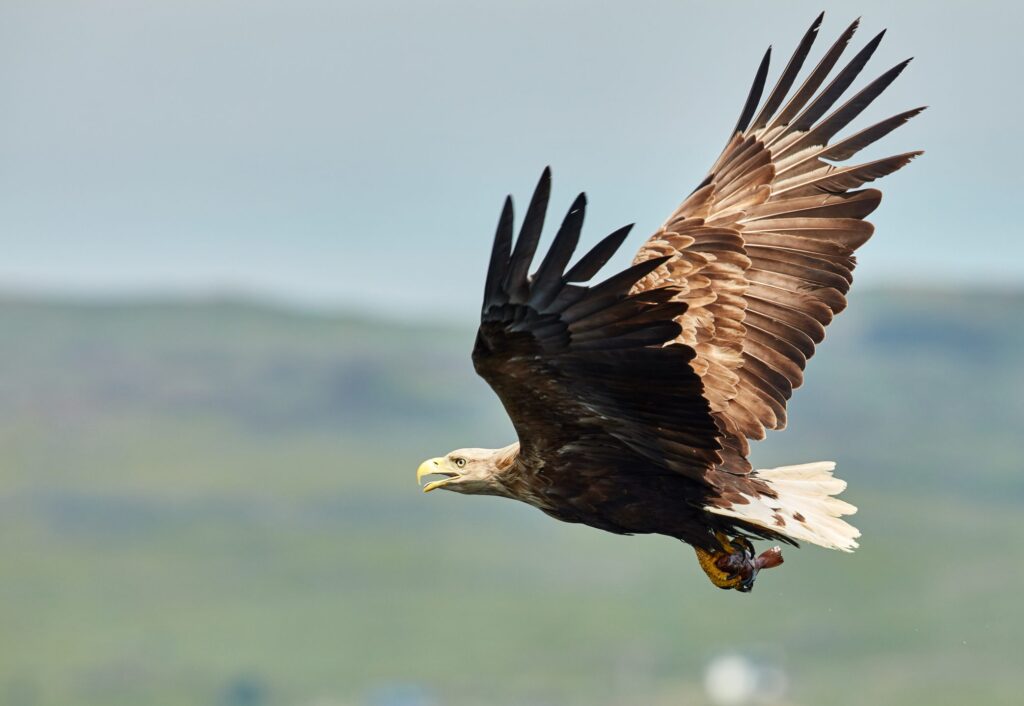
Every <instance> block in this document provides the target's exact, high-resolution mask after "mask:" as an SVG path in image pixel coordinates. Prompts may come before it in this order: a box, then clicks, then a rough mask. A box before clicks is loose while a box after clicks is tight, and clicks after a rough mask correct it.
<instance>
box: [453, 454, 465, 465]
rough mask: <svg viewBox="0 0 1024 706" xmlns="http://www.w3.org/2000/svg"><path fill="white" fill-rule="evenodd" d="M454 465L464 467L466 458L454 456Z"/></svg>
mask: <svg viewBox="0 0 1024 706" xmlns="http://www.w3.org/2000/svg"><path fill="white" fill-rule="evenodd" d="M455 465H456V466H457V467H458V468H465V466H466V459H464V458H462V457H461V456H458V457H456V458H455Z"/></svg>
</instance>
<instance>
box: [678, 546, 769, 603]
mask: <svg viewBox="0 0 1024 706" xmlns="http://www.w3.org/2000/svg"><path fill="white" fill-rule="evenodd" d="M715 540H716V541H717V542H718V544H719V546H721V550H718V549H712V550H711V551H708V550H706V549H701V548H700V547H694V551H696V552H697V561H698V562H700V568H702V569H703V570H704V573H705V574H707V575H708V578H709V579H711V583H713V584H715V585H716V586H718V587H719V588H734V589H736V590H737V591H741V592H743V593H747V592H749V591H750V590H751V589H752V588H753V587H754V579H755V578H757V573H758V572H759V571H760V570H761V569H770V568H772V567H773V566H778V565H779V564H781V563H782V551H781V550H780V549H779V548H778V547H772V548H771V549H769V550H768V551H765V552H762V553H761V554H760V556H757V557H755V556H754V545H753V544H751V543H750V540H748V539H747V538H746V537H743V536H739V537H734V538H732V539H729V538H728V537H727V536H726V535H725V534H724V533H722V532H715Z"/></svg>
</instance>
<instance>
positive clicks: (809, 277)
mask: <svg viewBox="0 0 1024 706" xmlns="http://www.w3.org/2000/svg"><path fill="white" fill-rule="evenodd" d="M820 22H821V17H819V18H817V20H815V22H814V24H813V25H812V26H811V28H810V29H809V30H808V31H807V33H806V34H805V36H804V38H803V40H802V41H801V43H800V45H799V46H798V48H797V51H796V53H795V54H794V56H793V57H792V59H791V60H790V62H789V63H788V64H787V66H786V68H785V69H784V70H783V72H782V74H781V75H780V77H779V79H778V81H777V83H776V85H775V87H774V88H773V90H772V91H771V92H770V93H769V95H768V97H767V98H766V99H765V101H764V103H763V104H762V103H761V95H762V91H763V88H764V85H765V79H766V76H767V70H768V59H769V54H770V51H769V54H766V55H765V57H764V60H763V61H762V63H761V66H760V68H759V70H758V72H757V76H756V78H755V81H754V85H753V87H752V89H751V91H750V95H749V96H748V99H747V102H746V104H745V106H744V108H743V111H742V114H741V116H740V119H739V122H738V124H737V126H736V128H735V130H734V131H733V133H732V135H731V137H730V139H729V141H728V144H727V146H726V148H725V150H724V151H723V153H722V155H721V156H720V157H719V159H718V160H717V161H716V163H715V165H714V166H713V167H712V169H711V171H710V172H709V173H708V175H707V176H706V177H705V179H704V180H703V181H702V182H701V183H700V184H699V185H698V187H697V188H696V189H695V190H694V192H693V193H691V194H690V195H689V196H688V197H687V198H686V199H685V200H684V201H683V203H682V204H681V205H680V206H679V207H678V208H677V209H676V210H675V211H674V212H673V213H672V215H671V216H670V217H669V219H668V220H667V221H666V223H665V225H664V226H662V228H661V229H659V231H658V232H657V233H655V234H654V235H653V236H651V237H650V239H648V240H647V242H645V243H644V244H643V246H642V247H641V249H640V251H639V253H638V254H637V256H636V258H635V260H634V264H633V266H632V267H630V268H628V269H626V270H624V271H623V272H620V273H618V274H616V275H614V276H613V277H611V278H609V279H607V280H605V281H604V282H602V283H601V284H598V285H595V286H589V287H587V286H583V285H582V284H580V283H581V282H587V281H589V280H590V279H591V278H593V277H594V275H596V274H597V272H598V270H599V269H600V268H601V267H602V266H603V265H604V264H605V263H606V262H607V261H608V259H609V258H610V257H611V255H612V254H613V253H614V252H615V251H616V249H617V248H618V247H619V246H620V245H621V244H622V242H623V241H624V240H625V237H626V235H627V234H628V231H629V228H624V229H621V230H619V231H616V232H615V233H613V234H611V235H610V236H608V237H607V238H605V239H604V240H602V241H601V242H600V243H599V244H598V245H597V246H595V247H594V248H593V249H592V250H591V251H590V252H589V253H588V254H587V255H585V256H584V257H583V258H581V259H580V260H579V261H578V262H577V263H576V264H575V265H573V266H572V267H569V261H570V259H571V257H572V254H573V252H574V250H575V248H576V245H577V242H578V240H579V236H580V230H581V227H582V223H583V215H584V211H585V208H586V199H585V197H584V196H583V195H582V194H581V195H580V196H579V197H578V198H577V200H576V202H575V203H574V204H573V205H572V207H571V208H570V210H569V213H568V215H567V216H566V217H565V220H564V221H563V223H562V224H561V227H560V228H559V230H558V233H557V235H556V236H555V239H554V241H553V243H552V245H551V247H550V249H549V251H548V253H547V254H546V256H545V257H544V259H543V261H542V263H541V264H540V266H539V267H538V268H537V270H536V271H535V273H534V274H533V276H528V272H529V269H530V266H531V263H532V261H533V258H534V254H535V251H536V249H537V244H538V241H539V239H540V234H541V229H542V225H543V221H544V215H545V212H546V210H547V201H548V196H549V193H550V172H549V171H548V170H545V172H544V175H543V176H542V177H541V180H540V182H539V184H538V185H537V188H536V190H535V192H534V195H533V199H532V200H531V203H530V205H529V208H528V209H527V212H526V216H525V219H524V223H523V226H522V228H521V230H520V233H519V237H518V239H515V243H514V248H513V239H514V238H513V222H512V220H513V218H512V204H511V200H510V199H509V200H507V201H506V203H505V208H504V210H503V212H502V216H501V219H500V221H499V225H498V230H497V234H496V236H495V243H494V248H493V251H492V255H491V261H490V266H489V269H488V274H487V281H486V286H485V293H484V303H483V308H482V312H481V323H480V329H479V332H478V335H477V339H476V344H475V347H474V350H473V363H474V365H475V367H476V370H477V372H478V373H479V374H480V375H481V376H482V377H483V378H484V379H485V380H487V382H488V383H489V384H490V385H491V387H492V388H494V390H495V392H496V393H497V394H498V396H499V398H500V399H501V401H502V403H503V404H504V406H505V409H506V411H507V412H508V414H509V417H510V418H511V419H512V422H513V424H514V426H515V430H516V433H517V435H518V437H519V445H518V446H517V445H513V446H510V447H506V448H505V449H501V450H498V451H495V452H491V451H488V450H481V449H468V450H463V451H462V452H452V454H449V455H448V456H447V457H442V458H438V459H432V460H431V461H428V462H426V463H425V464H424V465H423V466H421V468H420V472H419V475H421V476H422V475H428V474H431V473H440V474H442V475H444V476H446V478H445V479H444V480H440V481H435V482H434V483H431V484H430V485H428V486H427V488H426V489H427V490H432V489H433V488H435V487H444V488H446V489H449V490H456V491H460V492H466V493H489V494H495V495H504V496H507V497H512V498H516V499H518V500H522V501H524V502H527V503H529V504H531V505H534V506H536V507H538V508H540V509H541V510H543V511H544V512H546V513H547V514H549V515H551V516H553V517H555V518H557V519H560V520H563V521H566V522H579V523H584V524H587V525H590V526H593V527H597V528H599V529H603V530H606V531H609V532H616V533H659V534H665V535H669V536H672V537H676V538H678V539H680V540H683V541H685V542H687V543H689V544H691V545H693V546H694V547H696V548H697V549H698V555H699V556H700V558H701V560H702V566H704V568H705V570H706V571H708V572H709V576H711V578H712V580H713V581H715V582H716V584H717V585H720V586H723V587H728V588H740V589H741V590H749V588H750V586H751V585H752V583H753V577H754V576H755V575H756V572H757V570H758V569H759V568H761V567H762V566H771V565H775V564H776V563H781V556H780V555H777V554H775V553H772V554H771V555H770V556H769V553H767V552H766V554H764V555H762V557H761V558H760V559H755V558H754V557H753V553H752V551H751V550H750V546H749V542H747V541H746V540H745V538H746V537H760V538H772V539H777V540H781V541H785V542H790V543H795V541H796V540H806V541H811V542H815V543H818V544H821V545H823V546H828V547H832V548H838V549H844V550H850V549H852V548H853V547H855V546H856V542H855V541H854V540H855V538H856V536H857V534H858V533H857V532H856V530H855V529H854V528H853V527H851V526H850V525H848V524H847V523H846V522H844V521H843V520H842V519H841V516H842V515H845V514H849V513H850V512H852V511H853V509H854V508H852V506H850V505H847V504H846V503H843V502H842V501H840V500H838V499H836V498H835V497H833V496H834V495H835V494H836V493H838V492H839V491H841V490H842V488H843V487H844V485H845V484H843V483H842V482H841V481H839V480H837V479H835V478H833V477H832V474H831V470H832V464H829V463H820V462H819V463H813V464H805V465H803V466H787V467H782V468H778V469H770V470H762V471H756V470H753V469H752V467H751V465H750V463H749V462H748V461H747V455H748V453H749V445H748V441H749V440H750V439H761V438H763V437H764V434H765V430H767V429H781V428H783V427H784V426H785V423H786V402H787V400H788V399H789V397H790V395H791V394H792V392H793V389H794V388H796V387H798V386H799V385H800V384H801V383H802V381H803V370H804V366H805V364H806V361H807V359H808V358H810V357H811V355H813V353H814V350H815V346H816V345H817V344H819V343H820V342H821V341H822V339H823V337H824V331H825V326H826V325H827V324H828V323H829V322H830V321H831V320H832V317H833V316H834V315H835V314H837V313H839V312H840V311H842V309H843V308H844V307H845V306H846V299H845V295H846V293H847V292H848V290H849V287H850V283H851V281H852V275H851V273H852V271H853V268H854V256H853V255H854V251H855V250H856V249H857V248H858V247H860V246H861V245H862V244H863V243H864V242H865V241H866V240H867V239H868V238H869V237H870V236H871V233H872V231H873V227H872V226H871V224H870V223H867V222H866V221H865V220H863V219H864V218H865V217H866V216H867V215H868V214H869V213H871V211H873V210H874V209H875V208H876V207H877V206H878V204H879V201H880V199H881V193H880V192H879V191H877V190H875V189H861V188H860V187H862V186H863V185H864V184H865V183H867V182H870V181H873V180H874V179H877V178H879V177H881V176H884V175H886V174H889V173H891V172H893V171H895V170H897V169H899V168H900V167H902V166H904V165H905V164H907V163H908V162H909V161H910V160H911V159H912V158H913V157H914V156H916V155H917V154H919V153H917V152H910V153H905V154H901V155H897V156H894V157H889V158H886V159H879V160H874V161H872V162H869V163H866V164H861V165H856V166H841V165H839V164H835V162H841V161H842V160H845V159H848V158H849V157H851V156H853V155H854V154H855V153H856V152H857V151H859V150H860V149H862V148H863V147H866V146H867V145H869V144H871V143H873V142H874V141H875V140H877V139H879V138H881V137H883V136H884V135H886V134H888V133H889V132H890V131H891V130H893V129H894V128H896V127H898V126H899V125H900V124H902V123H904V122H906V121H907V120H908V119H910V118H911V117H913V116H914V115H916V114H917V113H918V112H920V110H921V109H916V110H911V111H907V112H905V113H901V114H899V115H897V116H894V117H892V118H890V119H888V120H884V121H882V122H880V123H878V124H876V125H874V126H872V127H869V128H867V129H865V130H862V131H860V132H858V133H855V134H853V135H852V136H850V137H846V138H842V139H839V140H837V141H832V138H834V137H835V135H836V134H837V133H838V132H839V131H840V130H842V129H843V128H844V127H845V126H846V125H847V124H848V123H849V122H850V121H851V120H853V119H854V118H855V117H856V116H857V115H858V114H859V113H860V112H861V111H862V110H863V109H864V108H865V107H866V106H867V105H868V104H869V103H870V102H871V101H872V100H873V99H874V98H875V97H876V96H878V95H879V94H880V93H881V92H882V91H883V90H884V89H885V88H886V87H887V86H888V85H889V84H890V83H891V82H892V80H893V79H895V77H896V76H897V75H898V74H899V73H900V72H901V71H902V70H903V68H904V67H905V66H906V64H907V62H903V63H901V64H899V65H897V66H896V67H894V68H893V69H891V70H889V71H887V72H886V73H884V74H883V75H882V76H881V77H879V78H878V79H876V80H875V81H873V82H871V83H869V84H868V85H867V86H866V87H865V88H863V89H862V90H861V91H859V92H858V93H856V94H855V95H854V96H853V97H851V98H849V99H848V100H846V101H845V102H842V103H841V104H839V107H838V108H834V109H833V107H834V106H835V105H836V104H837V103H839V100H840V98H841V97H842V96H843V95H844V94H845V92H846V90H847V89H848V88H849V86H850V84H851V83H852V82H853V80H854V79H855V78H856V76H857V75H858V73H859V72H860V71H861V69H862V68H863V67H864V65H865V63H866V62H867V60H868V58H869V57H870V56H871V54H872V52H873V51H874V50H875V48H876V47H877V45H878V42H879V41H880V40H881V36H882V35H881V34H879V35H878V36H877V37H875V38H874V39H872V40H871V41H870V42H869V43H868V44H867V46H866V47H865V48H864V49H862V50H861V51H860V52H859V53H858V54H857V55H856V56H855V57H854V58H853V59H852V60H851V62H850V63H849V64H847V65H846V66H845V67H844V68H843V69H842V70H840V71H839V72H838V73H837V74H836V75H835V77H834V78H832V79H831V80H828V77H829V74H830V73H831V71H832V69H833V68H834V66H835V65H836V63H837V62H838V60H839V57H840V55H841V54H842V52H843V49H844V48H845V47H846V45H847V44H848V42H849V41H850V39H851V37H852V36H853V34H854V32H855V30H856V28H857V23H856V22H855V23H854V24H853V25H851V26H850V27H849V28H848V29H847V30H846V31H844V32H843V34H842V35H841V36H840V38H839V39H838V41H837V42H836V43H835V44H833V45H832V47H831V48H830V49H829V50H828V51H827V52H826V53H825V55H824V57H823V58H822V59H821V60H820V62H819V63H818V65H817V66H816V67H815V68H814V69H812V70H811V72H810V73H809V74H808V76H807V78H806V79H805V80H804V82H803V83H802V84H801V85H800V87H799V88H797V89H796V90H793V91H791V89H792V88H793V86H794V85H795V81H796V78H797V75H798V74H799V73H800V70H801V68H802V65H803V63H804V60H805V59H806V57H807V55H808V53H809V51H810V48H811V44H812V43H813V41H814V38H815V36H816V34H817V30H818V27H819V25H820ZM759 106H760V108H759ZM830 110H831V111H832V112H831V113H829V111H830ZM729 535H734V536H737V537H739V539H734V540H731V541H730V540H729V539H728V536H729ZM714 566H718V567H720V571H718V570H716V569H714V568H713V567H714ZM709 567H711V568H709ZM726 567H728V568H726ZM716 571H718V574H720V575H716V573H715V572H716ZM741 574H742V576H741Z"/></svg>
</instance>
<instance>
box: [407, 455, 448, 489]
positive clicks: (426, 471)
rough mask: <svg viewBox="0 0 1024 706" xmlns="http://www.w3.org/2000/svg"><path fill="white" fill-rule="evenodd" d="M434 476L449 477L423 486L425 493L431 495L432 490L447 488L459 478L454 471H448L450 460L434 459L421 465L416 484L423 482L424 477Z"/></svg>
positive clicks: (417, 470) (418, 469)
mask: <svg viewBox="0 0 1024 706" xmlns="http://www.w3.org/2000/svg"><path fill="white" fill-rule="evenodd" d="M433 475H444V476H448V477H447V478H442V479H441V480H435V481H431V482H430V483H427V484H426V485H425V486H423V492H424V493H429V492H430V491H431V490H436V489H437V488H440V487H442V486H445V485H447V484H448V483H451V482H452V481H453V480H455V478H456V477H457V476H458V474H457V473H455V472H454V471H449V470H448V459H446V458H443V457H439V458H432V459H430V460H429V461H424V462H423V463H421V464H420V467H419V468H417V469H416V482H417V483H419V482H421V481H422V480H423V476H433Z"/></svg>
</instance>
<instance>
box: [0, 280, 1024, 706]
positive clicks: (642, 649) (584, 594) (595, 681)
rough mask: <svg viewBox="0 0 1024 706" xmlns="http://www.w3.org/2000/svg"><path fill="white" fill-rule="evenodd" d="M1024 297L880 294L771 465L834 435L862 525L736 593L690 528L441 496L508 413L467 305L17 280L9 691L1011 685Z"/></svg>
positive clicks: (817, 377)
mask: <svg viewBox="0 0 1024 706" xmlns="http://www.w3.org/2000/svg"><path fill="white" fill-rule="evenodd" d="M1022 311H1024V293H1022V292H1019V291H1011V290H1007V291H1003V292H997V291H974V292H971V291H953V290H950V291H942V290H932V291H922V290H891V289H889V290H874V291H866V292H859V291H855V292H854V294H853V297H852V302H851V308H850V310H849V311H848V312H846V313H844V314H843V315H842V316H840V317H839V318H838V319H837V321H836V322H835V324H834V325H833V326H832V327H831V328H830V329H829V340H828V342H827V343H826V345H825V346H824V347H823V349H822V352H821V353H820V354H819V356H818V357H816V358H815V359H814V360H812V361H811V363H810V364H809V370H810V371H811V374H810V375H809V376H808V382H807V384H806V385H805V387H804V388H803V389H801V390H800V391H799V392H798V393H797V394H796V396H795V397H794V401H793V404H792V407H791V409H792V414H791V417H790V427H791V428H790V430H788V431H787V432H786V433H785V434H781V435H780V434H774V435H772V436H771V437H770V438H769V440H767V441H766V442H764V443H762V444H759V445H758V446H757V448H756V451H755V461H756V463H757V464H758V465H760V466H770V465H773V464H778V463H796V462H803V461H810V460H818V459H834V460H836V461H837V462H838V463H839V473H840V474H841V476H842V477H843V478H845V479H847V480H848V481H850V483H851V487H850V489H849V490H848V491H847V495H846V496H845V497H846V498H847V499H849V500H850V501H851V502H853V503H855V504H856V505H858V506H859V507H860V508H861V510H860V512H859V514H858V515H857V516H856V518H855V521H856V524H857V525H858V526H859V527H860V528H861V530H862V531H863V532H864V537H863V541H862V548H861V549H860V550H859V551H858V552H857V553H855V554H853V555H851V556H847V555H839V554H837V553H831V552H826V551H824V550H819V549H815V548H805V549H801V550H793V549H789V550H787V551H786V559H787V562H786V565H785V567H784V568H783V569H782V570H780V571H777V572H772V573H770V574H766V575H765V576H763V577H762V578H761V579H760V580H759V582H758V585H757V587H756V589H755V591H754V592H753V594H751V595H749V596H743V595H736V594H733V593H731V592H730V593H726V592H720V591H717V590H715V589H713V588H712V587H710V586H709V585H708V583H707V581H706V579H705V577H704V576H703V575H702V574H701V573H700V571H699V569H698V567H697V564H696V562H695V561H694V559H693V556H692V551H691V550H690V549H689V548H688V547H685V546H683V545H680V544H678V543H676V542H674V541H671V540H668V539H665V538H652V537H636V538H623V537H616V536H612V535H607V534H604V533H600V532H596V531H593V530H589V529H587V528H582V527H574V526H570V525H564V524H559V523H555V522H552V521H550V520H549V519H548V518H546V517H544V516H543V515H541V514H540V513H539V512H537V511H535V510H533V509H531V508H529V507H527V506H525V505H520V504H516V503H511V502H508V501H504V500H498V499H490V498H466V497H461V496H456V495H454V494H444V493H435V494H432V495H430V496H423V495H422V494H421V493H420V492H419V490H418V489H417V487H416V484H415V480H414V470H415V467H416V465H417V463H418V462H419V461H420V460H422V459H423V458H426V457H429V456H433V455H437V454H440V453H443V452H446V451H448V450H450V449H451V448H455V447H458V446H465V445H481V446H498V445H503V444H505V443H508V442H509V441H511V440H512V438H513V437H512V432H511V429H510V428H509V425H508V422H507V420H506V418H505V416H504V413H503V411H502V409H501V407H500V405H499V403H498V402H497V400H496V398H494V397H493V395H492V393H491V392H490V390H489V389H488V388H487V387H486V385H485V384H484V383H483V382H482V381H481V380H479V379H478V378H476V377H475V375H474V373H473V371H472V368H471V365H470V362H469V358H468V353H469V350H470V347H471V343H472V336H473V331H472V329H471V328H469V327H468V326H466V327H464V328H458V327H452V326H445V325H435V324H432V323H429V322H427V323H424V322H419V323H412V322H408V321H396V320H376V319H367V318H360V317H355V316H348V315H345V314H333V313H324V312H319V313H310V312H308V311H299V310H293V309H288V308H282V307H276V306H273V305H270V304H267V303H259V302H251V301H246V300H242V299H228V298H223V299H201V298H199V299H180V300H171V299H167V300H165V299H148V300H94V301H92V302H85V301H82V300H73V301H72V300H61V299H43V298H31V297H17V296H12V295H8V296H6V297H4V298H3V299H2V300H0V330H3V331H4V335H3V336H2V337H0V360H3V365H2V366H0V703H4V704H9V705H11V706H51V705H52V706H57V705H66V704H83V705H92V704H95V705H97V706H99V705H103V706H119V705H122V704H123V705H125V706H127V705H129V704H131V705H138V704H147V705H154V706H156V705H163V704H167V705H171V704H184V703H189V704H210V705H211V706H223V705H231V706H241V705H246V706H271V705H278V704H288V705H306V704H309V705H313V704H316V705H318V706H327V705H328V704H358V705H363V704H365V705H368V706H424V705H433V704H456V705H459V704H482V703H487V704H498V705H504V704H509V705H512V704H593V705H599V706H603V705H609V706H612V705H614V706H619V705H625V704H641V703H643V704H702V703H712V702H709V701H708V700H707V699H708V698H709V696H708V694H709V693H712V692H713V691H714V690H713V689H712V692H708V691H707V690H706V689H705V686H704V681H705V677H706V676H708V678H709V679H711V676H709V675H708V674H707V669H708V667H709V665H713V664H719V665H720V666H721V665H725V666H724V667H723V669H725V668H726V667H728V666H729V665H731V664H733V662H734V661H735V660H733V661H728V660H727V662H721V660H722V659H723V658H724V657H725V656H728V655H738V656H739V657H741V658H742V660H744V661H743V662H742V663H743V664H747V665H748V666H749V670H748V671H749V672H750V673H749V674H747V677H748V678H749V679H752V680H753V681H754V682H757V680H758V679H762V677H763V679H762V682H763V683H762V686H764V685H765V684H768V683H769V682H770V684H769V686H770V688H769V686H764V688H763V689H762V692H763V693H764V694H765V695H766V701H764V702H770V703H781V704H824V703H829V704H864V703H899V704H929V705H937V704H950V705H953V704H957V705H960V704H964V703H986V704H1011V703H1019V695H1020V686H1019V645H1020V642H1019V640H1020V634H1021V633H1022V632H1024V614H1022V612H1021V610H1020V607H1019V598H1018V593H1019V590H1018V589H1019V586H1020V585H1021V582H1022V580H1024V568H1022V564H1021V562H1020V556H1021V554H1020V546H1021V542H1022V541H1024V525H1022V523H1021V521H1020V518H1021V509H1022V501H1024V469H1022V468H1021V461H1020V459H1021V458H1022V457H1024V433H1022V431H1024V397H1022V395H1021V392H1022V391H1024V363H1022V361H1021V356H1020V353H1021V351H1022V350H1024V326H1021V324H1024V314H1022ZM716 660H718V661H716ZM712 671H714V670H712ZM719 672H721V670H719ZM759 675H760V676H759ZM769 677H770V678H769ZM726 681H727V682H728V683H731V684H734V683H736V681H735V680H726ZM752 683H753V682H752ZM712 696H714V693H712ZM734 696H735V695H734ZM716 698H718V699H719V700H718V702H717V703H742V702H743V700H742V694H740V696H738V697H736V698H738V699H739V700H732V701H729V699H730V698H733V697H730V696H729V695H728V694H726V695H724V696H723V695H721V694H719V695H718V696H717V697H716ZM722 699H725V700H722Z"/></svg>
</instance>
